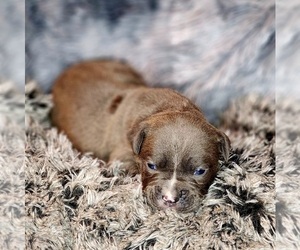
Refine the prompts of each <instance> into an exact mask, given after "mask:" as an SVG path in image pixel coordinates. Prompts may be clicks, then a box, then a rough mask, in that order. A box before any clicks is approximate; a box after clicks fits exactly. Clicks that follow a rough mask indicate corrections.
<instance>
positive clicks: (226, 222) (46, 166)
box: [25, 85, 275, 250]
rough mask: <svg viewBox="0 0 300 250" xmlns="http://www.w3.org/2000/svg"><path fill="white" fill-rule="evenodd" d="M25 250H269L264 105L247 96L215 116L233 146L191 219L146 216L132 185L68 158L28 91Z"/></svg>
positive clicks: (95, 164) (270, 127)
mask: <svg viewBox="0 0 300 250" xmlns="http://www.w3.org/2000/svg"><path fill="white" fill-rule="evenodd" d="M27 87H28V89H27V98H26V110H27V118H28V119H27V120H26V121H27V122H26V137H27V143H26V151H25V152H26V172H25V173H26V184H25V187H26V215H27V219H26V247H27V248H28V249H40V248H41V249H127V250H129V249H272V248H273V247H274V238H275V200H274V199H275V158H274V141H275V137H274V134H275V128H274V115H275V112H274V111H275V107H274V103H273V102H272V101H271V100H267V99H262V98H260V97H258V96H253V95H251V96H245V97H243V98H241V99H240V100H237V101H235V102H233V103H232V104H231V106H230V108H229V109H228V110H226V112H224V113H223V115H222V126H221V127H220V128H221V129H222V130H223V131H225V132H226V133H227V134H228V136H229V137H230V138H231V140H232V144H233V150H232V152H231V157H230V163H229V164H228V165H221V166H220V171H219V173H218V175H217V178H216V179H215V181H214V183H213V184H212V186H211V187H210V189H209V192H208V194H207V196H206V198H205V199H204V200H203V202H202V203H203V204H199V210H198V211H196V212H195V213H189V214H177V213H174V212H173V211H169V210H166V211H157V212H152V211H151V209H150V208H149V207H148V205H147V204H146V201H145V199H144V197H143V194H142V192H141V183H140V176H139V175H138V176H136V177H134V178H131V177H128V176H125V177H122V176H121V175H118V167H119V166H120V162H115V163H114V164H113V165H112V166H111V171H113V172H114V173H115V176H114V177H111V178H107V177H105V176H104V175H102V172H103V169H105V167H106V165H105V163H104V162H103V161H101V159H95V158H93V157H92V156H91V155H82V154H80V153H78V152H77V151H75V150H74V149H72V145H71V143H70V142H69V141H68V139H67V138H66V137H65V136H64V135H63V134H58V133H57V130H56V129H55V128H51V127H50V126H49V120H48V119H47V112H48V111H49V109H50V108H51V96H50V95H42V94H40V93H38V92H37V91H36V89H35V88H31V89H30V87H32V85H28V86H27Z"/></svg>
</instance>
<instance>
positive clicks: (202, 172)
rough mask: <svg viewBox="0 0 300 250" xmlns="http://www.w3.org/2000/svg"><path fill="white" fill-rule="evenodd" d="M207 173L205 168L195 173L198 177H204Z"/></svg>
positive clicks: (198, 169)
mask: <svg viewBox="0 0 300 250" xmlns="http://www.w3.org/2000/svg"><path fill="white" fill-rule="evenodd" d="M205 172H206V170H205V169H203V168H197V169H196V170H195V172H194V175H197V176H200V175H204V174H205Z"/></svg>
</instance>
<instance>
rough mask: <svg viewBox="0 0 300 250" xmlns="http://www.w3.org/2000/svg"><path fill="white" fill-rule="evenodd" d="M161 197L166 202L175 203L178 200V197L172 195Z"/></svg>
mask: <svg viewBox="0 0 300 250" xmlns="http://www.w3.org/2000/svg"><path fill="white" fill-rule="evenodd" d="M162 199H163V200H164V201H165V202H168V203H176V202H177V201H179V197H172V196H170V195H163V196H162Z"/></svg>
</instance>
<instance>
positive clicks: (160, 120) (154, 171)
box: [52, 60, 230, 212]
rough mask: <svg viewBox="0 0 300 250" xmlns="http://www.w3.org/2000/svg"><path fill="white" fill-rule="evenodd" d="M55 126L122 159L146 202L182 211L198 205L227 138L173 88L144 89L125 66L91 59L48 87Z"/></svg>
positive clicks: (84, 146)
mask: <svg viewBox="0 0 300 250" xmlns="http://www.w3.org/2000/svg"><path fill="white" fill-rule="evenodd" d="M53 101H54V108H53V112H52V119H53V122H54V124H55V125H56V126H57V127H58V128H59V129H60V130H62V131H64V132H65V133H66V134H67V136H68V137H69V138H70V140H71V141H72V143H73V144H74V146H75V147H76V148H77V149H79V150H81V151H83V152H87V151H89V152H93V153H94V154H95V155H96V156H98V157H99V158H101V159H103V160H106V161H112V160H120V161H122V162H123V166H124V168H125V169H126V171H128V172H129V173H130V174H135V173H141V176H142V185H143V190H144V192H145V194H146V196H147V198H148V201H149V204H150V205H151V206H153V207H156V208H160V209H161V208H162V209H164V208H173V209H176V210H177V211H181V212H188V211H192V210H194V209H196V208H197V206H199V201H200V200H201V198H202V197H203V195H204V194H205V193H206V192H207V189H208V187H209V185H210V184H211V182H212V181H213V179H214V177H215V175H216V173H217V170H218V161H219V159H220V158H221V157H222V158H223V159H225V160H227V158H228V154H229V148H230V142H229V139H228V138H227V136H226V135H225V134H224V133H222V132H221V131H219V130H217V129H216V128H215V127H213V126H212V125H210V124H209V123H208V122H207V121H206V120H205V118H204V116H203V114H202V112H201V111H200V110H199V109H198V108H197V107H196V106H195V105H194V104H193V103H192V102H190V101H189V100H188V99H187V98H185V97H183V96H181V95H180V94H178V93H176V92H175V91H172V90H169V89H160V88H148V87H146V85H145V84H144V81H143V79H142V77H141V76H140V75H139V74H137V73H136V72H135V71H134V70H133V69H132V68H130V67H129V66H128V65H126V64H124V63H121V62H116V61H109V60H94V61H87V62H82V63H79V64H77V65H74V66H72V67H70V68H69V69H67V70H66V71H65V72H63V73H62V75H61V76H59V77H58V79H57V80H56V82H55V84H54V87H53Z"/></svg>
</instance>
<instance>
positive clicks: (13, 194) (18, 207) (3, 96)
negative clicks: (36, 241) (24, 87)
mask: <svg viewBox="0 0 300 250" xmlns="http://www.w3.org/2000/svg"><path fill="white" fill-rule="evenodd" d="M24 102H25V97H24V94H23V93H19V92H18V91H17V90H16V88H14V87H13V85H12V83H11V82H0V249H23V248H24V245H25V239H24V233H25V229H24V228H25V208H24V195H25V193H24V179H25V177H24V148H25V133H24Z"/></svg>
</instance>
